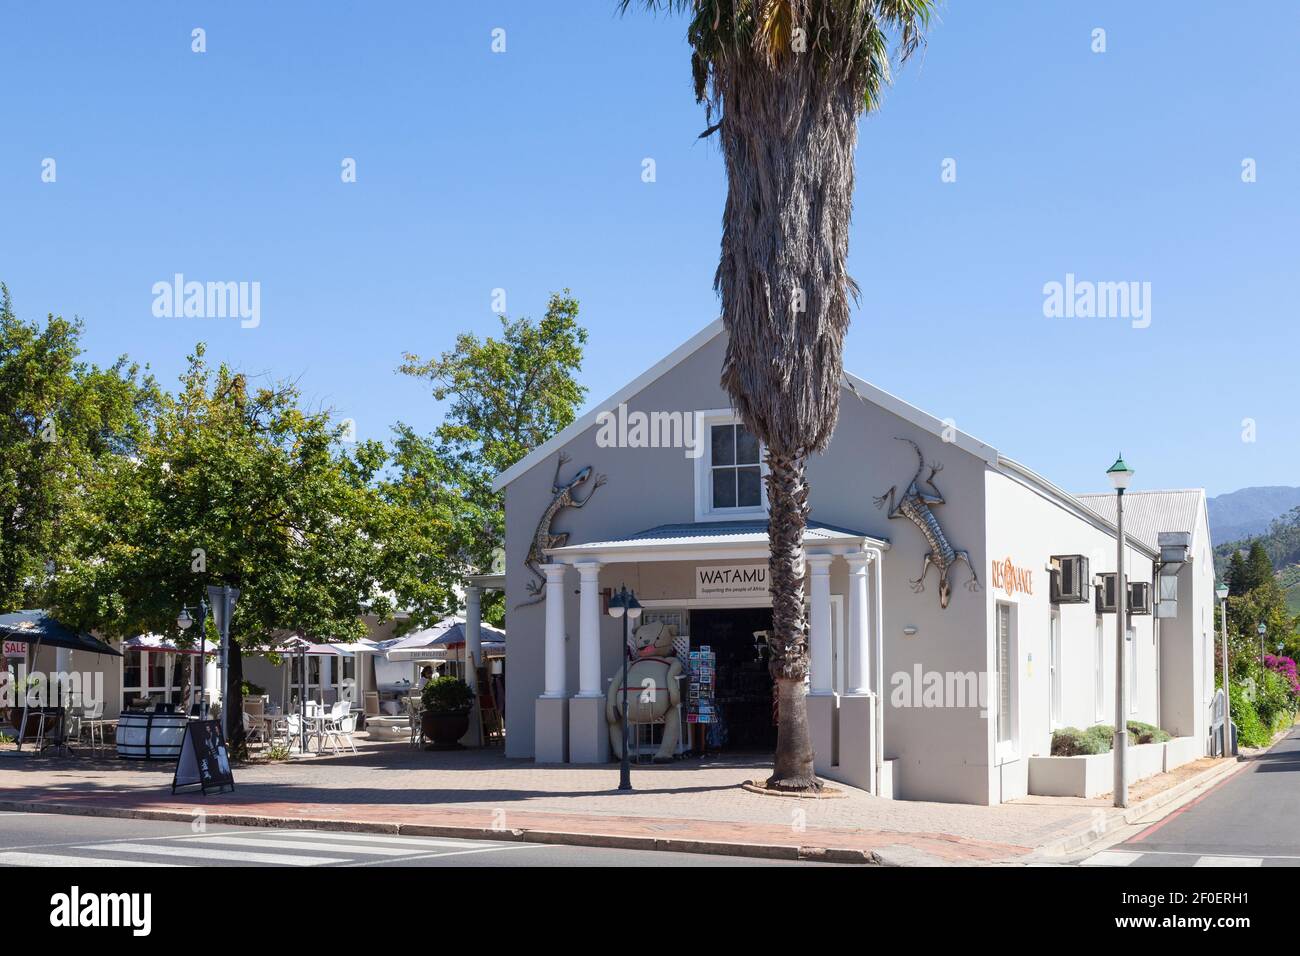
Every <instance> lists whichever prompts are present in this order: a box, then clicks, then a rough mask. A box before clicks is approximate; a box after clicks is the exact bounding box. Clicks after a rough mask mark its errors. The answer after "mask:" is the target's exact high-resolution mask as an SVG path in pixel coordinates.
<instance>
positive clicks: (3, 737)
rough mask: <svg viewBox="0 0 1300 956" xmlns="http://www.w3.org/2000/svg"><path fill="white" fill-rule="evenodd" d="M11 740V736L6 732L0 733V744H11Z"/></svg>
mask: <svg viewBox="0 0 1300 956" xmlns="http://www.w3.org/2000/svg"><path fill="white" fill-rule="evenodd" d="M13 742H14V738H13V737H10V736H9V735H8V734H5V733H0V744H11V743H13Z"/></svg>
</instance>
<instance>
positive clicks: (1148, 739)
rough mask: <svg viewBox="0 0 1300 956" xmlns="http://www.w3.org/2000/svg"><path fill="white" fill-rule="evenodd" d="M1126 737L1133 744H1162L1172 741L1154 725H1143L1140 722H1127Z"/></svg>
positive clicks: (1164, 731) (1167, 733)
mask: <svg viewBox="0 0 1300 956" xmlns="http://www.w3.org/2000/svg"><path fill="white" fill-rule="evenodd" d="M1128 736H1129V740H1130V741H1131V742H1132V743H1135V744H1162V743H1164V742H1165V741H1166V740H1172V739H1173V737H1172V736H1171V735H1170V734H1169V732H1168V731H1166V730H1161V729H1160V728H1159V727H1157V726H1155V724H1144V723H1143V722H1142V721H1140V720H1130V721H1129V722H1128Z"/></svg>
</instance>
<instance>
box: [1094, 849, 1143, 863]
mask: <svg viewBox="0 0 1300 956" xmlns="http://www.w3.org/2000/svg"><path fill="white" fill-rule="evenodd" d="M1141 855H1142V854H1141V853H1124V852H1122V851H1120V850H1102V851H1101V852H1100V853H1096V854H1094V855H1092V856H1090V857H1088V859H1086V860H1084V861H1082V862H1081V863H1080V864H1079V865H1080V866H1129V865H1131V864H1132V863H1133V862H1134V861H1135V860H1137V858H1138V857H1140V856H1141Z"/></svg>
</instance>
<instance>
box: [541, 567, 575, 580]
mask: <svg viewBox="0 0 1300 956" xmlns="http://www.w3.org/2000/svg"><path fill="white" fill-rule="evenodd" d="M567 570H569V566H568V565H567V564H543V565H542V571H543V573H545V575H546V583H547V584H563V583H564V572H565V571H567Z"/></svg>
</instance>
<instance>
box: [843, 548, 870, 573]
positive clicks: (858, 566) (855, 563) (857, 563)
mask: <svg viewBox="0 0 1300 956" xmlns="http://www.w3.org/2000/svg"><path fill="white" fill-rule="evenodd" d="M844 560H845V561H847V562H848V563H849V570H850V571H860V570H861V571H865V570H866V568H867V565H869V564H870V563H871V562H872V561H874V560H876V552H874V551H854V552H852V553H851V554H846V555H845V556H844Z"/></svg>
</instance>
